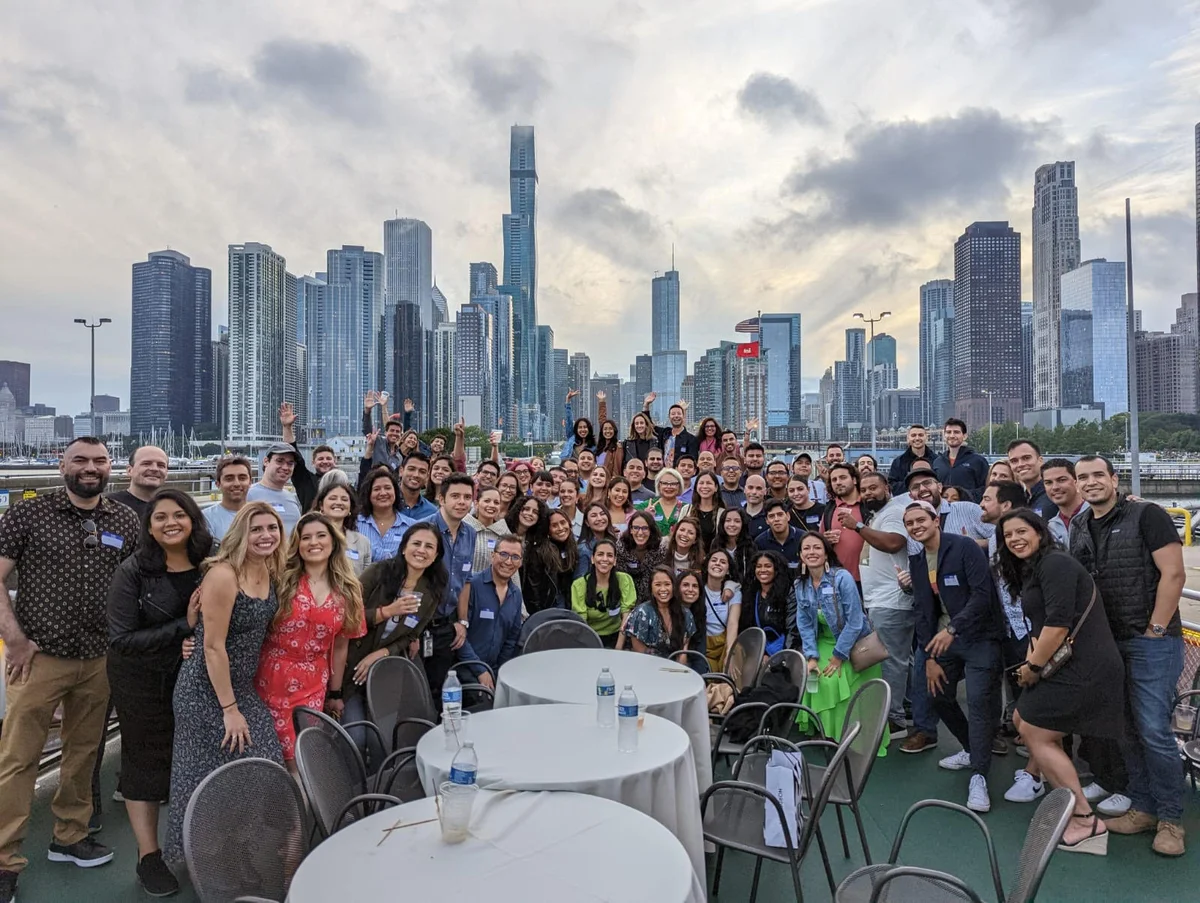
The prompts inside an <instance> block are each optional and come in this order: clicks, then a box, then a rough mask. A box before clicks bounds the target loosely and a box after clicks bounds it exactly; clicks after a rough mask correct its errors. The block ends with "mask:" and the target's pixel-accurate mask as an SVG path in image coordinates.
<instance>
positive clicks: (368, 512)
mask: <svg viewBox="0 0 1200 903" xmlns="http://www.w3.org/2000/svg"><path fill="white" fill-rule="evenodd" d="M376 480H387V481H388V482H389V483H391V484H392V492H393V493H394V494H395V496H396V500H395V501H394V502H392V508H393V509H394V510H396V511H399V510H400V506H401V505H403V504H404V496H402V495H401V494H400V481H399V480H397V479H396V475H395V474H394V473H392V469H391V468H390V467H388V466H387V465H386V464H380V465H379V466H378V467H376V468H375V469H373V470H371V471H370V472H369V473H368V474H367V476H366V479H364V480H363V481H362V486H361V487H359V490H358V510H359V511H361V512H362V514H363V517H371V516H372V515H373V514H374V512H375V509H374V508H373V507H372V506H371V489H372V488H373V487H374V486H375V481H376Z"/></svg>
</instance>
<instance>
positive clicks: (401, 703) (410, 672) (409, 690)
mask: <svg viewBox="0 0 1200 903" xmlns="http://www.w3.org/2000/svg"><path fill="white" fill-rule="evenodd" d="M366 693H367V711H368V712H369V713H370V715H371V720H372V721H373V722H375V724H376V725H377V726H378V728H379V732H380V734H382V736H383V738H384V750H385V752H387V753H389V754H390V753H392V752H394V751H395V750H398V749H406V748H408V747H410V746H416V745H417V741H418V740H420V739H421V738H422V737H423V736H425V734H426V733H427V732H429V731H431V730H433V728H434V727H435V726H436V725H437V721H438V713H437V709H435V708H434V707H433V696H432V695H431V694H430V692H429V680H428V679H427V678H426V677H425V670H424V669H423V668H422V667H421V666H420V665H418V664H416V663H415V662H413V661H412V660H411V659H408V658H405V657H404V656H402V655H389V656H387V657H385V658H381V659H380V660H379V661H377V662H375V664H373V665H372V666H371V670H369V671H368V672H367V687H366Z"/></svg>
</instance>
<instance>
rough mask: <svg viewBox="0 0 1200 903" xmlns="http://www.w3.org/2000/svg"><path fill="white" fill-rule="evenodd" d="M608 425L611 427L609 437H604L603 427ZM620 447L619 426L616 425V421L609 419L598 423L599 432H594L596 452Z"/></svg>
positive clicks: (609, 450)
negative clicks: (611, 433)
mask: <svg viewBox="0 0 1200 903" xmlns="http://www.w3.org/2000/svg"><path fill="white" fill-rule="evenodd" d="M606 424H607V425H610V426H612V428H613V435H612V438H611V439H605V438H604V427H605V425H606ZM620 447H621V428H620V427H619V426H617V421H615V420H612V419H609V420H605V421H604V423H602V424H600V432H598V433H597V434H596V452H597V453H599V452H615V451H616V450H617V449H618V448H620Z"/></svg>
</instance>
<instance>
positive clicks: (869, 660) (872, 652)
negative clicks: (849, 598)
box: [833, 583, 889, 672]
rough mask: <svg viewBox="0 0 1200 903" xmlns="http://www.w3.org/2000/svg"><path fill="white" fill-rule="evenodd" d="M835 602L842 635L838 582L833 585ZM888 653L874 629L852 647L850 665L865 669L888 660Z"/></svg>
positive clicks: (864, 616)
mask: <svg viewBox="0 0 1200 903" xmlns="http://www.w3.org/2000/svg"><path fill="white" fill-rule="evenodd" d="M833 604H834V606H836V608H837V614H838V636H841V635H842V628H843V627H844V626H845V620H844V619H843V618H842V603H841V602H840V601H839V600H838V591H837V584H836V583H835V584H834V586H833ZM859 604H860V605H861V604H862V603H861V602H860V603H859ZM863 619H864V620H866V612H865V611H864V612H863ZM868 623H869V622H868ZM888 654H889V653H888V651H887V646H885V645H883V640H881V639H880V638H879V633H878V631H876V630H874V629H872V630H871V632H870V633H868V634H867V635H866V636H865V637H862V638H861V639H860V640H859V641H858V642H857V643H855V644H854V645H853V646H851V647H850V666H851V667H852V668H853V669H854V670H855V671H860V672H861V671H865V670H867V668H870V667H871V666H872V665H878V664H879V663H880V662H882V661H886V660H887V657H888Z"/></svg>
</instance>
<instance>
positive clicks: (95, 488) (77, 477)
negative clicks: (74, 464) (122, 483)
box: [63, 473, 108, 499]
mask: <svg viewBox="0 0 1200 903" xmlns="http://www.w3.org/2000/svg"><path fill="white" fill-rule="evenodd" d="M83 476H84V475H83V474H82V473H65V474H63V483H64V484H65V485H66V487H67V489H68V490H69V491H70V492H72V493H73V494H75V495H77V496H79V497H80V498H81V499H94V498H95V497H96V496H98V495H100V494H101V493H102V492H104V490H105V489H106V488H107V487H108V477H107V476H106V475H105V474H100V475H99V479H98V480H97V481H96V484H95V485H87V484H85V483H84V482H83Z"/></svg>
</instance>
